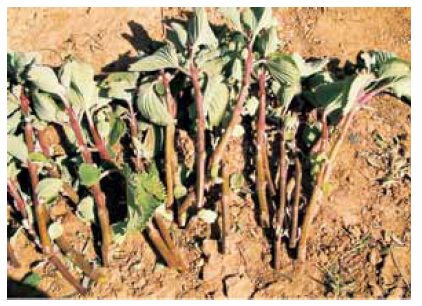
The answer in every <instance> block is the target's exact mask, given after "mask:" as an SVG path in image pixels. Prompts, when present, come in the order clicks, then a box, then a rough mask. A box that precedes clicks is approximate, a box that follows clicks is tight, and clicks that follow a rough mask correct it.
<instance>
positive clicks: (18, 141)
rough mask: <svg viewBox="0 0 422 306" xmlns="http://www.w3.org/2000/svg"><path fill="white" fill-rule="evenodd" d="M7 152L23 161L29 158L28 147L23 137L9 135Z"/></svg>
mask: <svg viewBox="0 0 422 306" xmlns="http://www.w3.org/2000/svg"><path fill="white" fill-rule="evenodd" d="M7 153H9V154H10V155H11V156H13V157H15V158H16V159H18V160H19V161H20V162H22V163H26V160H27V159H28V148H27V147H26V144H25V142H24V141H23V139H22V138H21V137H17V136H14V135H7Z"/></svg>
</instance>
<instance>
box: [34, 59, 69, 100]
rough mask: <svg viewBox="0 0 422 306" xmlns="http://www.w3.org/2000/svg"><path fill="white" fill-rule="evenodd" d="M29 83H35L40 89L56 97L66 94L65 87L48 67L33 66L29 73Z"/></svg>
mask: <svg viewBox="0 0 422 306" xmlns="http://www.w3.org/2000/svg"><path fill="white" fill-rule="evenodd" d="M28 81H30V82H31V83H33V84H34V85H35V87H37V88H38V89H40V90H42V91H44V92H47V93H50V94H56V95H62V94H64V92H65V89H64V87H63V86H62V85H61V84H60V83H59V80H58V78H57V76H56V74H55V73H54V71H53V69H51V68H50V67H46V66H40V65H33V66H31V67H30V69H29V71H28Z"/></svg>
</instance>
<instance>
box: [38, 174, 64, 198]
mask: <svg viewBox="0 0 422 306" xmlns="http://www.w3.org/2000/svg"><path fill="white" fill-rule="evenodd" d="M62 187H63V182H62V180H60V179H57V178H45V179H43V180H42V181H40V182H39V183H38V185H37V188H36V190H35V192H36V194H37V195H38V198H39V199H40V201H43V202H44V203H47V204H50V203H52V202H53V201H54V200H55V199H56V198H57V197H58V196H59V193H60V190H61V189H62Z"/></svg>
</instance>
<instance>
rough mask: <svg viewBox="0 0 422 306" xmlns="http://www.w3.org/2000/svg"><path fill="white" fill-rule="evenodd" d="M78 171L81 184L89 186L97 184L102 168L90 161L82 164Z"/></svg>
mask: <svg viewBox="0 0 422 306" xmlns="http://www.w3.org/2000/svg"><path fill="white" fill-rule="evenodd" d="M78 173H79V178H80V179H81V184H82V185H85V186H88V187H90V186H93V185H95V184H97V183H98V182H99V181H100V178H101V170H100V169H98V168H97V167H96V166H94V165H93V164H90V163H83V164H81V165H80V166H79V170H78Z"/></svg>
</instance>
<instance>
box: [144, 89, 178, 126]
mask: <svg viewBox="0 0 422 306" xmlns="http://www.w3.org/2000/svg"><path fill="white" fill-rule="evenodd" d="M155 84H156V83H155V82H150V83H145V84H143V85H141V87H140V88H139V94H138V103H137V106H138V110H139V112H140V113H141V115H142V116H143V117H144V118H145V119H147V120H148V121H150V122H152V123H155V124H158V125H162V126H167V125H169V124H173V123H174V119H173V117H172V116H171V115H170V113H169V111H168V110H167V106H166V105H165V102H164V101H163V99H162V98H161V97H160V96H158V94H157V93H156V91H155V88H154V86H155Z"/></svg>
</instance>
